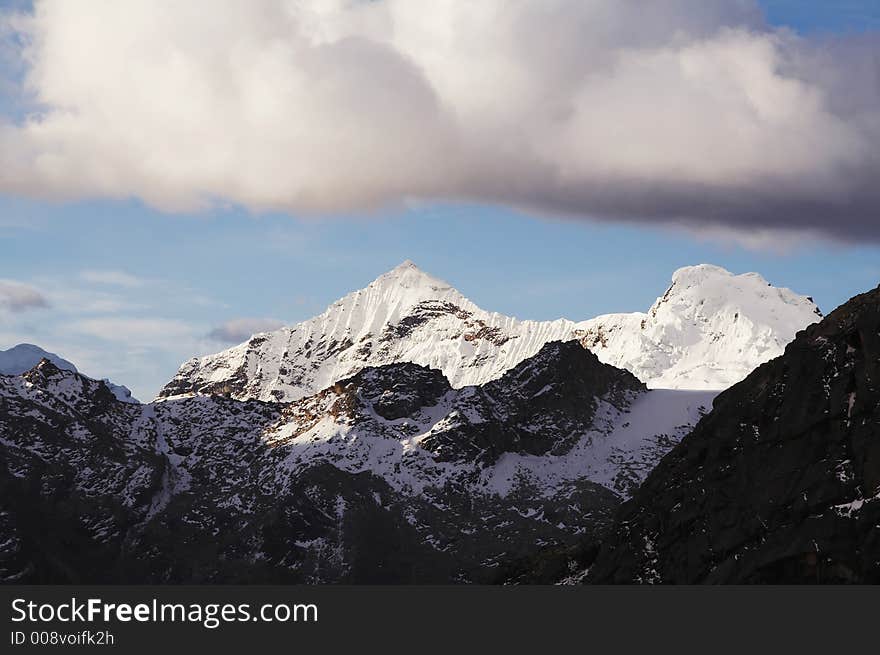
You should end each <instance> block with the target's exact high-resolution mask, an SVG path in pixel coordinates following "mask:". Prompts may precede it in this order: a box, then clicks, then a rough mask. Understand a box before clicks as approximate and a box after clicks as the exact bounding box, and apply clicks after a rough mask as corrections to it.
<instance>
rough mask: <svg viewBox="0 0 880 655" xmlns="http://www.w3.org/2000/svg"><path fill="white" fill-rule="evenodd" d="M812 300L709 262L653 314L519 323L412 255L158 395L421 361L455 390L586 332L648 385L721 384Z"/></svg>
mask: <svg viewBox="0 0 880 655" xmlns="http://www.w3.org/2000/svg"><path fill="white" fill-rule="evenodd" d="M818 315H819V314H818V309H817V308H816V306H815V305H814V304H813V303H812V301H811V300H810V299H809V298H806V297H804V296H799V295H797V294H795V293H794V292H792V291H790V290H788V289H777V288H774V287H772V286H770V285H769V284H768V283H767V281H766V280H764V279H763V278H762V277H761V276H760V275H757V274H754V273H747V274H744V275H734V274H732V273H730V272H729V271H726V270H724V269H723V268H720V267H718V266H711V265H708V264H702V265H699V266H688V267H685V268H681V269H679V270H677V271H676V272H675V273H674V275H673V281H672V285H671V286H670V287H669V288H668V290H667V291H666V293H665V294H663V296H661V297H660V298H658V299H657V301H656V302H655V303H654V305H653V306H652V307H651V308H650V310H649V312H648V313H643V312H635V313H632V314H613V315H606V316H600V317H598V318H595V319H591V320H589V321H583V322H581V323H574V322H572V321H569V320H565V319H559V320H555V321H520V320H517V319H515V318H512V317H509V316H504V315H501V314H497V313H492V312H487V311H485V310H483V309H481V308H479V307H478V306H476V305H475V304H474V303H472V302H471V301H470V300H468V299H467V298H465V297H464V296H463V295H462V294H461V293H459V292H458V291H457V290H456V289H454V288H453V287H451V286H450V285H449V284H448V283H446V282H444V281H442V280H440V279H438V278H435V277H433V276H431V275H429V274H428V273H425V272H424V271H422V270H421V269H419V268H418V267H417V266H416V265H415V264H414V263H412V262H411V261H405V262H403V263H402V264H400V265H399V266H397V267H395V268H394V269H392V270H390V271H388V272H387V273H384V274H383V275H380V276H379V277H378V278H376V279H375V280H374V281H373V282H371V283H370V284H369V285H367V286H366V287H365V288H363V289H360V290H359V291H354V292H353V293H350V294H348V295H347V296H345V297H343V298H341V299H340V300H338V301H336V302H335V303H333V304H332V305H330V307H328V308H327V310H326V311H324V312H323V313H322V314H320V315H318V316H316V317H314V318H312V319H309V320H307V321H304V322H302V323H299V324H298V325H294V326H291V327H285V328H282V329H280V330H277V331H275V332H269V333H264V334H258V335H254V336H253V337H251V339H250V340H248V341H247V342H245V343H243V344H241V345H239V346H235V347H234V348H231V349H229V350H226V351H223V352H220V353H217V354H215V355H209V356H206V357H201V358H196V359H192V360H190V361H188V362H186V363H185V364H184V365H183V366H182V367H181V368H180V370H179V371H178V373H177V375H176V376H175V377H174V379H172V380H171V381H170V382H169V383H168V384H167V385H166V387H165V388H164V389H163V390H162V391H161V392H160V395H159V397H160V398H173V397H179V396H190V395H194V394H212V395H225V396H231V397H233V398H238V399H241V400H243V399H247V398H259V399H261V400H279V401H280V400H284V401H291V400H297V399H299V398H302V397H304V396H308V395H311V394H313V393H315V392H317V391H319V390H321V389H324V388H326V387H328V386H330V385H332V384H334V383H336V382H338V381H340V380H343V379H345V378H348V377H351V376H352V375H354V374H356V373H357V372H358V371H360V370H362V369H364V368H367V367H371V366H382V365H384V364H392V363H398V362H412V363H415V364H420V365H422V366H427V367H430V368H434V369H437V370H439V371H442V373H443V375H444V376H445V377H446V378H447V379H448V380H449V382H450V383H451V385H452V386H453V387H454V388H459V387H463V386H468V385H479V384H484V383H486V382H488V381H490V380H494V379H497V378H499V377H501V376H502V375H503V374H504V373H505V372H506V371H509V370H511V369H512V368H514V367H515V366H516V365H517V364H519V363H520V362H522V361H524V360H525V359H528V358H530V357H532V356H534V355H535V354H536V353H538V352H539V351H540V350H541V348H542V347H543V346H544V345H545V344H547V343H549V342H551V341H568V340H571V339H578V340H579V341H580V342H581V344H582V345H584V346H585V347H587V348H589V349H590V350H592V351H593V352H594V353H595V354H596V356H597V357H598V358H599V359H600V361H602V362H604V363H607V364H612V365H614V366H617V367H619V368H625V369H627V370H629V371H630V372H632V373H633V374H634V375H636V377H638V378H639V379H640V380H641V381H642V382H644V383H646V384H647V385H648V386H649V387H655V388H657V387H659V388H671V389H714V390H720V389H724V388H726V387H728V386H730V385H731V384H733V383H735V382H738V381H739V380H741V379H742V378H743V377H745V376H746V375H747V374H748V373H749V372H750V371H751V370H752V369H753V368H755V367H756V366H758V365H759V364H761V363H763V362H765V361H767V360H768V359H770V358H772V357H775V356H777V355H779V354H781V353H782V350H783V348H784V346H785V344H786V343H788V342H789V341H790V340H791V339H792V338H793V337H794V335H795V333H796V332H797V331H798V330H801V329H803V328H804V327H806V326H807V325H809V324H810V323H812V322H814V321H815V320H816V318H817V317H818Z"/></svg>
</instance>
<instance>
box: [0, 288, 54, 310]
mask: <svg viewBox="0 0 880 655" xmlns="http://www.w3.org/2000/svg"><path fill="white" fill-rule="evenodd" d="M48 306H49V301H48V300H47V299H46V296H44V295H43V293H42V292H40V291H39V290H38V289H37V288H35V287H32V286H31V285H29V284H25V283H23V282H17V281H15V280H0V308H4V309H7V310H9V311H12V312H24V311H27V310H30V309H43V308H46V307H48Z"/></svg>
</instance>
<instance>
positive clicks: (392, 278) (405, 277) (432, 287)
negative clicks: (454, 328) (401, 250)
mask: <svg viewBox="0 0 880 655" xmlns="http://www.w3.org/2000/svg"><path fill="white" fill-rule="evenodd" d="M364 297H366V298H371V299H373V300H376V301H379V302H381V303H383V304H385V305H388V306H397V307H400V308H406V307H412V306H413V305H417V304H418V303H420V302H424V301H426V300H445V301H450V302H454V303H456V304H463V305H471V303H470V301H468V300H467V299H466V298H465V297H464V296H462V295H461V293H459V292H458V291H457V290H456V289H454V288H453V287H452V286H450V285H449V283H447V282H445V281H444V280H440V279H438V278H436V277H434V276H432V275H429V274H428V273H426V272H425V271H423V270H422V269H420V268H419V267H418V266H416V265H415V264H414V263H413V262H411V261H410V260H408V259H407V260H406V261H404V262H403V263H402V264H399V265H397V266H395V267H394V268H392V269H391V270H390V271H388V272H387V273H383V274H382V275H380V276H379V277H377V278H376V279H375V280H373V281H372V282H371V283H370V284H369V285H367V287H366V288H365V289H361V290H359V291H355V292H354V293H351V294H349V295H347V296H345V298H342V299H341V300H340V301H339V302H338V303H335V305H336V306H338V305H340V304H342V305H345V304H347V303H346V301H350V300H352V299H361V298H364ZM332 307H333V306H331V308H332Z"/></svg>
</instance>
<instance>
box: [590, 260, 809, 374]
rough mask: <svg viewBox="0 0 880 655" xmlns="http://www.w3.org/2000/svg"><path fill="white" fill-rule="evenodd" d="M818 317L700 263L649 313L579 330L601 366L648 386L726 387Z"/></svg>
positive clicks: (790, 298)
mask: <svg viewBox="0 0 880 655" xmlns="http://www.w3.org/2000/svg"><path fill="white" fill-rule="evenodd" d="M820 318H822V314H821V312H820V311H819V309H818V308H817V307H816V305H815V304H814V303H813V301H812V300H811V299H810V298H807V297H805V296H800V295H798V294H796V293H794V292H793V291H791V290H789V289H779V288H776V287H773V286H771V285H770V283H768V282H767V281H766V280H765V279H764V278H763V277H761V276H760V275H758V274H757V273H745V274H743V275H733V274H732V273H730V272H728V271H726V270H724V269H723V268H720V267H718V266H710V265H708V264H703V265H701V266H689V267H686V268H680V269H679V270H677V271H676V272H675V273H674V274H673V275H672V285H671V286H670V287H669V289H668V290H667V291H666V293H665V294H663V296H662V297H660V298H658V299H657V301H656V302H655V303H654V305H653V306H652V307H651V309H650V310H648V313H647V314H641V313H634V314H610V315H607V316H599V317H597V318H594V319H592V320H589V321H585V322H584V323H581V324H580V325H579V326H578V330H579V331H582V337H581V342H582V343H583V344H584V345H585V346H586V347H587V348H589V349H590V350H593V351H594V352H595V353H596V355H597V356H598V357H599V359H600V360H602V361H603V362H605V363H607V364H612V365H614V366H617V367H620V368H625V369H627V370H629V371H631V372H632V373H634V374H635V375H636V377H638V378H639V379H641V380H642V381H644V382H646V383H647V384H648V386H650V387H654V388H667V389H726V388H727V387H729V386H731V385H732V384H735V383H736V382H739V381H740V380H742V379H743V378H744V377H745V376H746V375H748V374H749V373H750V372H751V371H753V370H754V369H755V368H756V367H757V366H758V365H760V364H763V363H764V362H766V361H769V360H770V359H772V358H774V357H777V356H778V355H781V354H782V351H783V350H784V348H785V345H786V344H787V343H788V342H790V341H791V340H792V339H793V338H794V335H795V334H796V333H797V332H798V330H802V329H804V328H805V327H806V326H807V325H809V324H811V323H814V322H816V321H817V320H819V319H820Z"/></svg>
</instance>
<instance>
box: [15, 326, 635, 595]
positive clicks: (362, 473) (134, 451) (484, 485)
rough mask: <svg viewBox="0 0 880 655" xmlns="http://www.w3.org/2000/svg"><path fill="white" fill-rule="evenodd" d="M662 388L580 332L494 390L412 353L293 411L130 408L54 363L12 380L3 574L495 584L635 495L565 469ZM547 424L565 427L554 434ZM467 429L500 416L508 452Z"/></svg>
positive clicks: (205, 405)
mask: <svg viewBox="0 0 880 655" xmlns="http://www.w3.org/2000/svg"><path fill="white" fill-rule="evenodd" d="M646 393H648V392H645V391H644V387H643V385H642V384H641V383H640V382H638V381H637V380H636V379H635V378H634V377H633V376H632V375H630V374H629V373H627V372H625V371H617V370H614V369H611V367H608V366H606V365H604V364H601V363H600V362H598V360H596V358H595V357H594V356H593V355H592V354H590V353H589V352H587V351H585V350H584V349H583V348H581V347H580V346H578V345H577V344H575V343H568V344H559V343H551V344H548V345H547V346H545V347H544V348H543V349H542V350H541V352H540V353H539V354H538V355H537V356H536V357H535V358H534V360H533V361H532V360H530V361H527V362H524V363H523V364H522V365H521V366H520V367H518V368H517V369H515V370H514V371H511V372H510V373H509V374H508V375H506V376H504V377H502V378H501V379H500V380H497V381H496V382H494V383H492V385H491V387H489V385H485V386H484V387H470V388H466V389H453V388H452V387H451V386H450V385H449V383H448V381H447V380H446V379H445V378H444V377H443V376H442V374H441V373H440V372H439V371H436V370H431V369H428V368H425V367H422V366H417V365H414V364H395V365H389V366H383V367H379V368H375V369H365V370H363V371H361V372H360V373H358V374H357V375H355V376H354V377H352V378H349V379H347V380H343V381H341V382H339V383H337V384H334V385H332V386H330V387H328V388H327V389H325V390H323V391H322V392H320V393H318V394H315V395H313V396H310V397H308V398H304V399H301V400H299V401H296V402H291V403H274V402H263V401H258V400H249V401H238V400H234V399H230V398H224V397H204V396H197V397H192V398H184V399H177V400H168V401H163V402H158V403H153V404H149V405H131V404H125V403H121V402H119V401H118V400H117V399H116V398H115V397H114V396H113V395H112V394H111V393H110V392H109V390H108V389H107V388H106V386H104V385H103V383H100V382H97V381H94V380H90V379H88V378H85V377H83V376H81V375H78V374H76V373H74V372H71V371H61V370H59V369H58V368H57V367H54V366H53V365H52V364H51V363H50V362H48V361H43V362H41V363H40V364H39V365H38V366H37V367H36V368H35V369H33V370H31V371H29V372H27V373H26V374H24V375H22V376H0V435H2V439H0V461H2V462H3V464H4V466H3V467H2V469H0V489H2V492H3V493H2V496H0V525H2V527H3V529H4V534H7V535H9V536H10V538H9V539H7V540H5V541H4V544H3V547H2V550H0V576H2V578H3V579H4V580H6V581H7V582H154V583H163V582H321V581H324V582H385V583H402V582H466V581H471V582H491V581H494V580H496V579H497V576H498V575H499V571H501V570H502V566H503V565H504V564H505V563H506V562H507V561H509V560H512V559H513V560H518V559H520V558H527V557H529V556H531V555H533V554H534V553H536V552H538V551H539V550H541V549H542V548H545V547H564V546H566V545H571V544H572V543H574V542H577V541H579V540H581V539H584V538H590V537H595V536H596V535H597V534H598V532H599V531H600V530H602V529H603V528H604V527H606V526H607V523H608V520H609V519H610V516H611V513H612V511H613V509H614V508H615V507H616V506H617V505H618V504H619V502H620V495H619V494H618V493H616V492H615V491H614V490H612V488H609V487H607V486H603V485H602V484H599V483H597V482H595V481H594V480H592V479H590V477H589V475H586V474H585V473H584V471H583V470H581V468H580V466H579V465H578V466H574V465H571V466H569V467H568V469H569V470H568V472H567V473H566V472H565V470H563V471H562V473H563V474H562V475H560V470H559V469H558V467H556V466H554V465H553V463H554V462H557V461H558V462H565V461H568V460H566V459H565V457H568V456H569V454H570V453H574V455H572V456H574V457H576V458H578V457H579V458H581V459H575V460H572V461H573V462H581V461H583V458H584V457H585V456H586V455H585V453H588V452H589V451H590V448H592V447H594V446H598V445H600V444H605V442H606V441H609V440H612V441H613V437H614V427H615V426H616V423H615V421H618V422H622V421H623V420H624V419H625V418H627V417H628V416H629V414H628V412H630V410H631V407H632V405H633V404H634V403H637V402H638V401H639V399H640V398H641V397H642V396H643V395H645V394H646ZM596 396H598V397H596ZM530 403H533V406H528V405H529V404H530ZM546 416H552V417H554V420H558V424H553V425H551V424H547V423H544V424H541V425H539V426H538V427H539V431H538V432H535V431H534V429H535V421H536V420H537V418H538V417H546ZM466 425H470V426H471V427H472V428H474V429H477V430H478V429H482V428H483V427H486V426H490V427H488V428H487V429H488V433H487V434H491V435H493V440H492V441H491V443H490V445H491V448H490V449H488V450H491V455H490V454H486V453H483V452H482V451H481V450H480V449H479V448H478V447H476V446H475V444H478V443H479V439H478V438H475V437H474V436H473V434H472V433H471V432H469V431H468V429H466V427H465V426H466ZM572 431H574V432H575V433H576V438H573V437H572ZM450 432H452V433H454V434H456V435H458V437H459V438H458V439H447V440H445V441H444V440H443V435H446V434H447V433H450ZM432 439H436V440H437V443H440V442H441V441H443V443H444V446H443V447H442V448H441V447H439V446H438V445H437V444H432V441H431V440H432ZM554 451H555V452H557V453H558V454H554ZM535 453H545V454H544V455H536V454H535ZM511 457H512V458H520V457H521V458H525V459H524V461H526V462H529V463H531V464H532V465H538V468H537V469H534V470H532V471H530V470H528V469H527V468H523V469H520V468H517V467H516V466H515V465H514V464H513V463H511V461H509V458H511ZM602 457H603V458H604V451H603V454H602ZM548 458H550V459H548ZM541 465H544V466H549V469H550V470H551V471H552V472H553V474H554V476H555V477H551V478H547V479H545V478H542V477H541V476H540V475H537V474H534V473H535V471H537V472H538V473H540V472H541V470H542V469H541ZM499 480H502V481H503V485H502V484H500V483H499ZM500 487H503V489H502V488H500ZM47 526H51V529H47Z"/></svg>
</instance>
